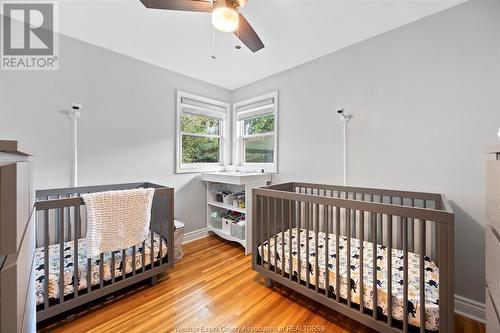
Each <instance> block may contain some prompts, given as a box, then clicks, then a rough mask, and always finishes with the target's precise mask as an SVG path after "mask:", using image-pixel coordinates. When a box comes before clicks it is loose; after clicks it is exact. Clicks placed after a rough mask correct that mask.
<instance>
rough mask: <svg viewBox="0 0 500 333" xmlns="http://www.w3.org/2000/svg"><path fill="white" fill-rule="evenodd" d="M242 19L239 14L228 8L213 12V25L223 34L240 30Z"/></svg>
mask: <svg viewBox="0 0 500 333" xmlns="http://www.w3.org/2000/svg"><path fill="white" fill-rule="evenodd" d="M239 22H240V18H239V16H238V12H237V11H236V10H234V9H232V8H229V7H226V6H220V7H217V8H215V9H214V11H213V12H212V25H213V26H214V27H215V29H217V30H220V31H223V32H233V31H235V30H236V29H238V24H239Z"/></svg>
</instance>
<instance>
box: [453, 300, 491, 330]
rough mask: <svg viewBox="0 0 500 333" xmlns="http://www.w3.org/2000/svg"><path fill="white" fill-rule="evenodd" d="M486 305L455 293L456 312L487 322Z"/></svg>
mask: <svg viewBox="0 0 500 333" xmlns="http://www.w3.org/2000/svg"><path fill="white" fill-rule="evenodd" d="M485 312H486V309H485V305H484V303H479V302H476V301H473V300H471V299H468V298H465V297H463V296H460V295H456V294H455V313H458V314H459V315H462V316H464V317H467V318H470V319H474V320H476V321H478V322H480V323H485V319H484V318H485Z"/></svg>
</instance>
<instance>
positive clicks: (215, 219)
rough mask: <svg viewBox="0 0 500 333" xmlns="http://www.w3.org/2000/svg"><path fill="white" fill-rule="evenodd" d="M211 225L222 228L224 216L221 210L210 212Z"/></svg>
mask: <svg viewBox="0 0 500 333" xmlns="http://www.w3.org/2000/svg"><path fill="white" fill-rule="evenodd" d="M210 225H211V226H212V228H216V229H222V216H221V214H220V212H219V211H215V212H213V213H212V214H210Z"/></svg>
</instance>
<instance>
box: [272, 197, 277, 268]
mask: <svg viewBox="0 0 500 333" xmlns="http://www.w3.org/2000/svg"><path fill="white" fill-rule="evenodd" d="M277 201H278V200H277V199H276V198H274V200H273V227H274V228H273V239H274V253H273V258H274V260H273V266H274V272H275V273H277V272H278V258H277V257H278V250H277V247H278V244H277V243H278V233H277V232H276V219H277V216H276V215H277V210H278V207H277V205H276V204H277Z"/></svg>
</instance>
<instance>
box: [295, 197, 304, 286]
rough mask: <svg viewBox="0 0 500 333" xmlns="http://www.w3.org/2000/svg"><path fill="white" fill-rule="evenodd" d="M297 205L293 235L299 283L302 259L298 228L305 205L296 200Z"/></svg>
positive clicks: (300, 225)
mask: <svg viewBox="0 0 500 333" xmlns="http://www.w3.org/2000/svg"><path fill="white" fill-rule="evenodd" d="M297 205H298V213H299V215H298V221H297V222H296V223H295V224H296V225H295V226H296V227H297V235H296V236H295V239H296V241H297V283H299V284H300V280H301V276H302V275H301V273H302V260H301V259H300V258H301V257H300V252H301V251H300V248H301V246H300V245H301V243H302V242H301V240H300V230H301V228H302V212H303V210H305V207H304V206H303V205H304V204H303V203H301V202H300V201H297ZM302 207H304V209H302Z"/></svg>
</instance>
